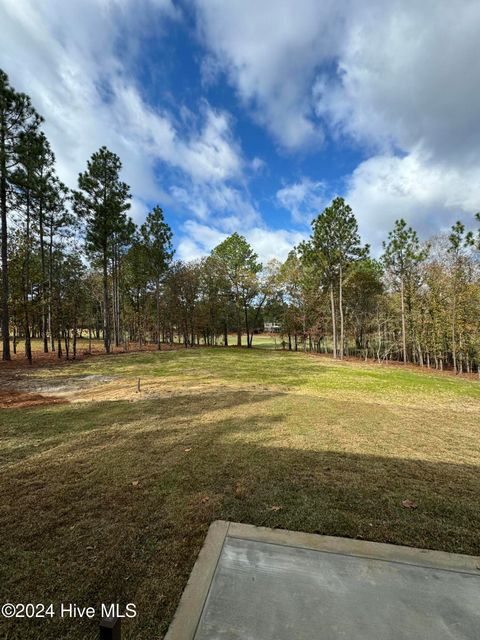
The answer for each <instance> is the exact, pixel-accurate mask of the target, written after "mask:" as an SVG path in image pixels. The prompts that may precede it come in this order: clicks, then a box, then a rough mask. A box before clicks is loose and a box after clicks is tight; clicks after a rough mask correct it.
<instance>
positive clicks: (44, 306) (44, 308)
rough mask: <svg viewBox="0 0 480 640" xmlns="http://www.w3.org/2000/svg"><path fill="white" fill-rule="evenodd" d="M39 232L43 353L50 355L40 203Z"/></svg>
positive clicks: (41, 207)
mask: <svg viewBox="0 0 480 640" xmlns="http://www.w3.org/2000/svg"><path fill="white" fill-rule="evenodd" d="M38 227H39V228H38V231H39V235H40V266H41V272H42V285H41V295H42V339H43V353H48V337H47V295H46V294H47V292H46V275H45V241H44V237H43V205H42V203H41V202H40V206H39V209H38Z"/></svg>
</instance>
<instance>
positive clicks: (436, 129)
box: [197, 0, 480, 244]
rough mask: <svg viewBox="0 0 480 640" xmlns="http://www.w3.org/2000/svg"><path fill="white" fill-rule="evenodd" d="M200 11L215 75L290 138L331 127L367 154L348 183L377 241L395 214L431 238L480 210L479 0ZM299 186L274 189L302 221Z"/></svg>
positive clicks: (300, 143) (286, 1) (281, 136)
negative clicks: (479, 120) (225, 78)
mask: <svg viewBox="0 0 480 640" xmlns="http://www.w3.org/2000/svg"><path fill="white" fill-rule="evenodd" d="M197 12H198V16H199V29H200V33H201V34H202V37H203V41H204V43H205V45H206V47H207V48H208V50H209V56H214V57H215V61H216V67H215V72H216V77H217V78H218V77H220V76H219V71H218V69H219V68H221V69H222V71H223V72H224V73H225V74H226V76H227V77H228V79H229V81H230V83H231V84H232V85H233V86H234V87H235V89H236V91H237V92H238V95H239V97H240V99H241V100H242V101H243V103H244V104H245V105H247V106H248V107H249V108H250V109H251V111H252V113H253V114H254V117H255V118H256V119H257V121H258V122H260V123H262V124H263V125H264V126H265V128H266V129H268V130H269V131H270V132H271V134H272V136H273V137H274V139H275V140H277V141H278V142H279V143H280V144H281V145H282V146H283V147H285V148H287V149H290V150H293V149H297V150H301V151H303V150H308V149H309V148H311V147H312V146H313V148H317V147H318V145H319V144H320V142H321V139H322V136H323V135H324V134H325V132H328V133H329V134H330V136H332V137H333V141H334V142H340V143H341V144H345V142H346V143H347V144H351V143H352V142H353V144H354V145H358V146H359V147H360V148H361V149H362V151H363V152H364V153H365V151H367V152H368V153H369V154H370V156H371V157H370V158H369V159H367V160H366V161H365V162H362V163H361V164H360V165H359V166H358V167H357V169H356V170H355V171H354V172H353V174H352V175H351V176H347V188H346V191H345V195H346V197H347V198H348V199H349V200H351V201H352V204H353V205H354V209H355V210H356V212H357V214H358V216H359V218H360V223H361V227H362V230H363V231H364V233H366V235H367V236H368V238H369V239H370V240H372V238H377V237H378V236H380V234H383V233H384V231H386V230H388V229H389V228H390V226H391V224H392V222H393V220H394V219H395V218H396V217H398V216H399V215H403V216H405V217H407V218H409V222H411V223H412V224H415V225H416V226H417V227H418V228H419V229H420V230H422V231H423V233H424V234H425V235H427V234H429V233H435V232H437V231H438V230H439V229H441V228H445V227H447V226H448V225H449V224H450V223H451V222H452V220H453V219H455V217H456V216H457V215H460V216H461V215H464V216H469V215H471V213H472V212H474V211H476V210H477V209H478V202H479V199H478V190H479V187H478V185H479V176H480V127H478V113H479V112H480V83H479V82H478V78H479V72H478V69H479V66H478V60H479V59H480V38H479V37H478V33H479V32H478V25H479V24H480V3H479V2H478V0H462V2H461V3H454V2H450V1H449V0H425V1H424V2H416V1H415V0H392V2H383V1H382V0H371V1H370V2H368V3H354V2H351V0H337V1H336V2H321V3H320V2H318V1H317V0H295V1H291V0H264V1H263V2H261V3H258V2H256V0H231V1H230V2H228V3H224V2H222V1H221V0H198V2H197ZM210 67H211V68H213V64H212V63H211V62H210ZM214 77H215V74H212V78H213V79H214ZM212 78H211V80H212ZM212 81H213V80H212ZM303 187H304V185H302V183H301V181H300V182H299V183H296V184H294V185H287V187H285V188H284V189H281V190H280V191H279V192H278V194H277V197H278V199H279V201H280V203H282V204H283V206H286V207H287V208H290V209H291V210H292V211H293V213H294V216H295V219H296V220H300V219H301V217H302V208H301V207H302V206H303V207H306V208H308V203H306V202H305V199H303V200H302V197H303V193H304V189H303ZM307 192H308V190H307ZM306 197H307V199H308V195H307V196H306ZM282 201H283V202H282ZM297 203H298V204H297ZM377 244H378V243H377Z"/></svg>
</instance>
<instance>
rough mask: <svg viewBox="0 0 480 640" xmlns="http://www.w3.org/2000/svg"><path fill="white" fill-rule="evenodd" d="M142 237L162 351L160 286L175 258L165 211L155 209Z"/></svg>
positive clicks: (145, 223)
mask: <svg viewBox="0 0 480 640" xmlns="http://www.w3.org/2000/svg"><path fill="white" fill-rule="evenodd" d="M140 236H141V240H142V244H143V247H144V250H145V253H146V256H147V261H146V264H147V268H148V274H149V276H150V278H151V281H152V283H153V286H154V287H155V307H156V340H157V348H158V350H160V344H161V334H160V284H161V279H162V277H163V275H164V274H165V272H166V270H167V269H168V265H169V264H170V261H171V259H172V257H173V249H172V230H171V229H170V227H169V225H168V224H167V223H166V222H165V219H164V216H163V211H162V209H161V208H160V207H158V206H157V207H154V208H153V210H152V211H151V212H150V213H149V214H148V215H147V219H146V220H145V222H144V223H143V224H142V226H141V227H140Z"/></svg>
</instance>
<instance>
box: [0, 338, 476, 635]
mask: <svg viewBox="0 0 480 640" xmlns="http://www.w3.org/2000/svg"><path fill="white" fill-rule="evenodd" d="M88 374H97V375H107V376H115V381H114V382H115V386H117V387H118V388H119V389H120V390H121V391H120V399H117V400H114V401H111V400H110V401H108V400H102V397H103V396H102V390H101V388H99V390H98V391H93V392H92V397H94V398H98V399H97V401H93V402H83V403H77V404H71V405H57V406H50V407H46V408H45V407H44V408H35V409H33V408H32V409H22V410H20V409H19V410H10V411H3V412H2V415H1V416H0V437H1V438H2V449H1V451H0V463H1V465H2V466H1V469H0V493H1V497H0V531H1V532H2V537H3V538H4V541H5V542H4V544H2V550H1V554H2V555H1V567H2V571H3V573H4V575H0V585H1V587H0V590H1V592H0V595H1V598H0V599H5V600H10V601H30V602H36V601H43V602H46V601H48V602H49V601H54V602H59V601H63V602H69V601H73V602H76V603H78V604H87V605H91V604H96V603H98V602H102V601H104V602H111V601H117V600H118V601H120V602H123V603H125V602H135V603H136V604H137V607H138V610H139V616H138V618H137V619H136V620H135V621H133V622H128V623H126V624H125V627H124V632H125V634H124V635H125V637H126V638H136V639H143V638H145V639H146V638H149V639H150V638H160V637H162V635H163V633H164V632H165V630H166V628H167V626H168V623H169V621H170V619H171V616H172V615H173V612H174V610H175V606H176V604H177V602H178V598H179V595H180V593H181V591H182V588H183V586H184V585H185V582H186V579H187V577H188V574H189V571H190V569H191V567H192V564H193V562H194V560H195V555H196V553H197V552H198V550H199V548H200V546H201V544H202V540H203V538H204V535H205V533H206V530H207V527H208V525H209V523H210V522H211V521H212V520H214V519H216V518H225V519H230V520H236V521H243V522H249V523H253V524H257V525H265V526H273V527H284V528H288V529H296V530H303V531H316V532H319V533H325V534H330V535H340V536H350V537H361V538H365V539H369V540H377V541H385V542H394V543H398V544H408V545H414V546H421V547H429V548H435V549H444V550H447V551H456V552H460V553H478V552H479V550H480V533H479V531H480V505H479V500H478V496H479V495H480V479H479V465H480V448H479V439H478V436H479V431H480V428H479V423H480V420H479V417H480V385H479V384H478V383H477V382H474V381H468V380H460V379H456V378H454V377H450V376H442V375H435V374H424V373H422V372H420V371H418V372H413V371H404V370H402V368H400V367H392V368H383V367H378V366H375V365H363V364H360V363H358V364H357V363H354V364H350V363H349V364H341V363H332V362H331V361H330V360H328V359H325V358H318V357H314V356H304V355H303V354H292V353H286V352H281V351H266V350H261V349H257V350H252V351H247V350H245V349H244V350H237V349H228V350H225V349H221V348H219V349H199V350H189V351H175V352H163V353H160V354H157V353H142V354H130V355H125V356H123V355H119V356H113V357H110V358H95V359H91V360H89V361H85V362H82V363H79V364H76V365H72V366H71V367H60V368H49V369H44V370H41V371H34V372H33V373H32V376H35V377H39V376H40V377H41V378H42V379H46V380H49V379H50V378H51V379H52V381H54V379H55V378H57V377H60V376H61V377H62V378H65V376H70V377H71V378H72V382H73V383H74V382H75V378H76V377H77V376H78V382H79V384H80V383H81V380H82V378H81V377H80V376H84V375H88ZM138 377H140V378H141V380H142V389H143V391H142V393H141V394H132V389H134V387H135V384H136V379H137V378H138ZM33 382H34V381H33V378H32V383H33ZM105 397H107V396H105ZM405 498H410V499H412V500H415V501H416V502H418V505H419V506H418V509H416V510H407V509H404V508H402V506H401V502H402V500H404V499H405ZM272 507H281V508H280V509H276V508H275V509H273V510H272ZM0 624H1V622H0ZM40 624H43V623H40ZM5 629H6V630H7V631H8V632H9V633H10V635H7V636H6V637H8V638H15V637H20V635H19V632H20V630H21V629H22V631H24V632H26V633H27V636H26V637H32V638H33V637H42V638H58V637H62V638H82V639H83V638H87V637H92V638H94V637H95V625H92V624H91V623H86V624H83V623H81V622H77V621H73V622H72V621H63V622H62V621H59V620H58V619H54V620H53V621H52V622H47V623H45V624H43V626H39V623H38V622H36V623H33V622H32V623H30V622H28V621H25V622H24V623H23V625H22V626H20V625H18V624H17V625H13V624H11V625H7V626H6V627H5ZM39 629H40V630H41V634H38V631H39ZM89 634H91V636H89ZM0 636H1V637H3V636H2V631H1V629H0Z"/></svg>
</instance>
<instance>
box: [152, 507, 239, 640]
mask: <svg viewBox="0 0 480 640" xmlns="http://www.w3.org/2000/svg"><path fill="white" fill-rule="evenodd" d="M229 526H230V523H229V522H227V521H225V520H215V521H214V522H212V524H211V525H210V527H209V529H208V533H207V536H206V538H205V542H204V543H203V547H202V548H201V550H200V553H199V554H198V558H197V560H196V562H195V564H194V566H193V569H192V572H191V574H190V577H189V579H188V582H187V586H186V587H185V589H184V591H183V594H182V597H181V599H180V603H179V605H178V607H177V610H176V612H175V616H174V617H173V620H172V622H171V624H170V627H169V628H168V631H167V635H166V636H165V639H164V640H193V638H194V636H195V632H196V630H197V626H198V623H199V621H200V617H201V615H202V611H203V607H204V605H205V601H206V599H207V596H208V592H209V590H210V585H211V584H212V580H213V576H214V574H215V570H216V568H217V564H218V559H219V558H220V554H221V553H222V549H223V544H224V542H225V538H226V537H227V533H228V530H229Z"/></svg>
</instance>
